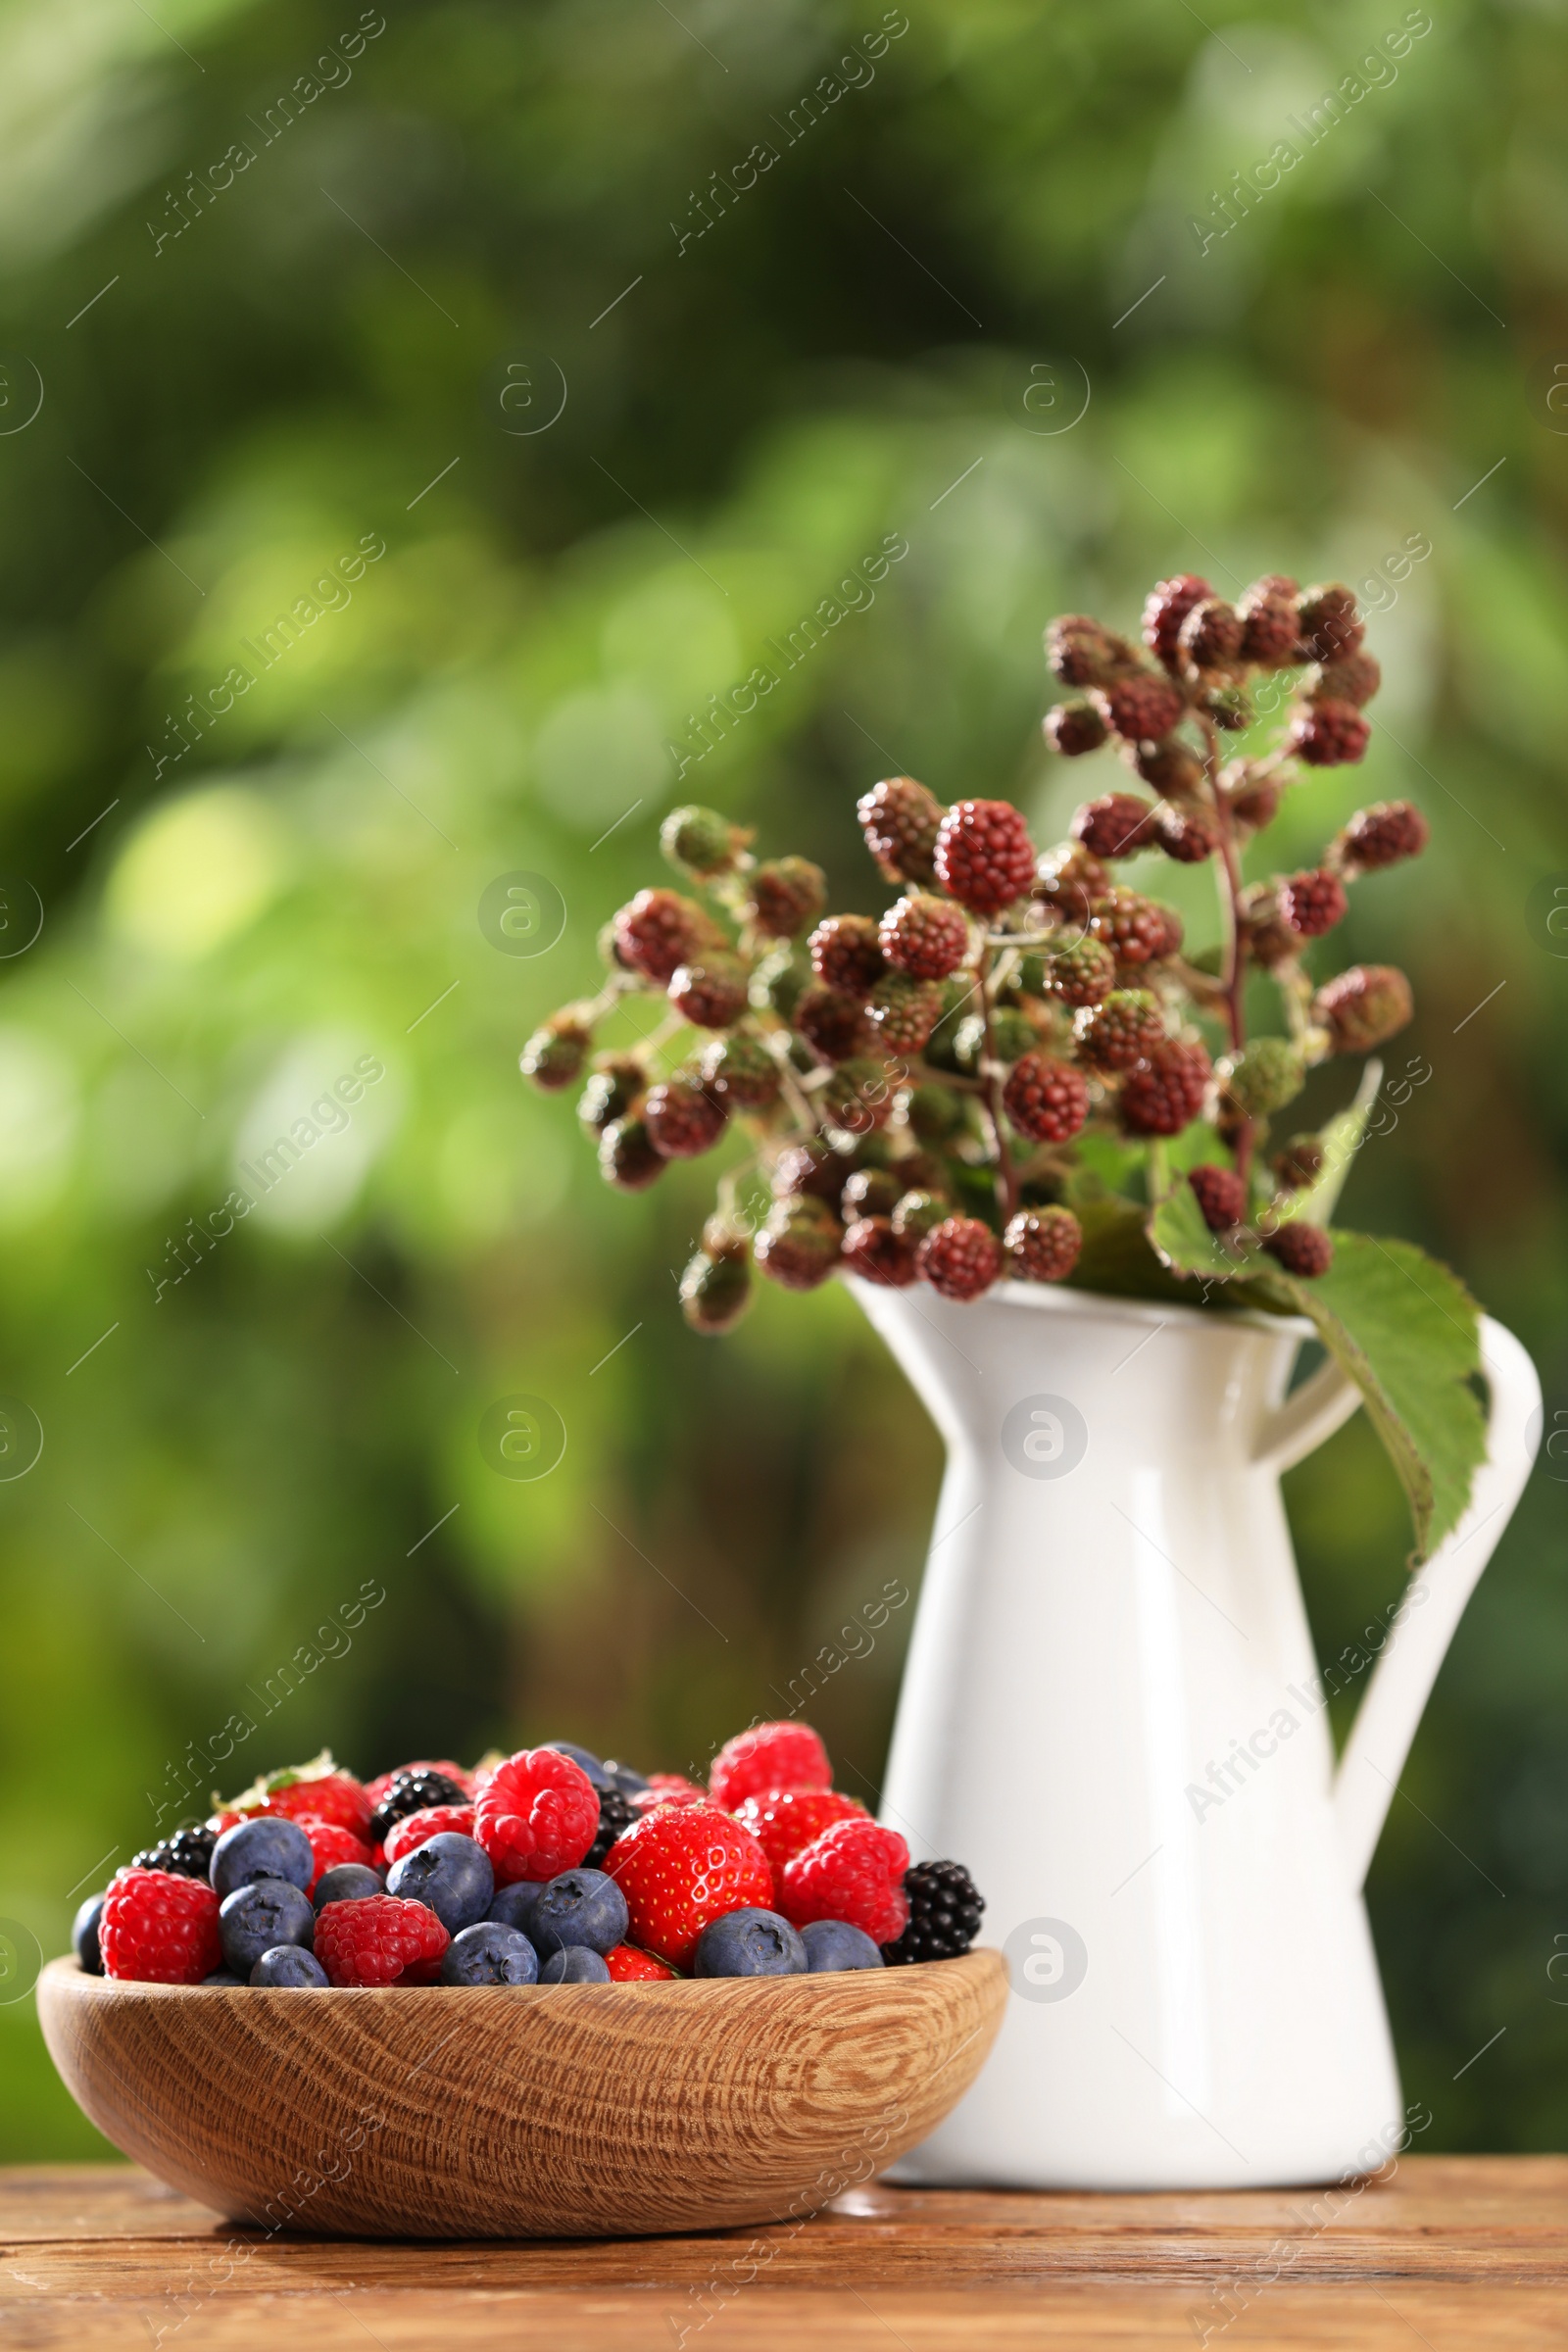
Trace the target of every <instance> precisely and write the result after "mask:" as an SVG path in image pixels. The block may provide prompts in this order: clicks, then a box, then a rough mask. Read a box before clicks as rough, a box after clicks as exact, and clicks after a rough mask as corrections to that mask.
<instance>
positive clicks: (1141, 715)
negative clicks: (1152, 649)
mask: <svg viewBox="0 0 1568 2352" xmlns="http://www.w3.org/2000/svg"><path fill="white" fill-rule="evenodd" d="M1186 708H1187V706H1186V704H1185V703H1184V702H1183V701H1182V698H1181V694H1180V692H1179V690H1178V689H1177V688H1176V687H1174V686H1173V685H1172V684H1171V682H1170V680H1169V678H1160V677H1155V676H1154V675H1153V673H1152V671H1150V670H1147V669H1144V670H1140V671H1139V672H1138V673H1137V675H1136V676H1135V677H1131V678H1118V679H1117V681H1116V683H1115V684H1114V685H1113V686H1097V687H1096V689H1095V709H1096V710H1097V711H1099V712H1100V715H1101V717H1102V718H1103V720H1104V722H1105V724H1106V726H1107V727H1109V729H1110V730H1111V733H1112V734H1113V735H1120V736H1121V737H1122V739H1123V741H1124V742H1127V743H1158V741H1159V740H1160V738H1161V736H1164V735H1168V734H1169V733H1170V731H1171V729H1172V727H1173V726H1174V725H1175V724H1176V721H1177V720H1178V719H1179V718H1180V717H1181V714H1182V712H1183V711H1184V710H1185V709H1186Z"/></svg>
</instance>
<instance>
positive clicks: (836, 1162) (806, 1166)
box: [772, 1136, 850, 1208]
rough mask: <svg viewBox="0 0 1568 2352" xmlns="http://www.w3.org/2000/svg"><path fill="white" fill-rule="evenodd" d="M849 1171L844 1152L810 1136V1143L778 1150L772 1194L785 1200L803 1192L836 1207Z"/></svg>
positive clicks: (818, 1138)
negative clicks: (837, 1150)
mask: <svg viewBox="0 0 1568 2352" xmlns="http://www.w3.org/2000/svg"><path fill="white" fill-rule="evenodd" d="M849 1174H850V1163H849V1161H848V1160H847V1159H846V1158H845V1156H844V1154H843V1152H835V1151H834V1149H833V1147H832V1145H831V1144H825V1143H823V1142H822V1140H821V1138H820V1137H819V1136H813V1137H812V1138H811V1140H810V1142H809V1143H806V1144H792V1145H791V1146H790V1148H789V1150H788V1151H787V1152H780V1153H779V1155H778V1159H777V1161H776V1162H775V1164H774V1168H773V1179H772V1181H773V1197H774V1199H775V1200H777V1201H788V1200H792V1199H795V1198H797V1197H798V1196H801V1195H805V1196H807V1197H808V1198H809V1199H811V1200H813V1201H826V1202H827V1204H828V1206H829V1207H831V1208H836V1207H837V1206H838V1203H839V1199H840V1196H841V1195H842V1193H843V1191H844V1186H845V1182H846V1179H847V1178H848V1176H849Z"/></svg>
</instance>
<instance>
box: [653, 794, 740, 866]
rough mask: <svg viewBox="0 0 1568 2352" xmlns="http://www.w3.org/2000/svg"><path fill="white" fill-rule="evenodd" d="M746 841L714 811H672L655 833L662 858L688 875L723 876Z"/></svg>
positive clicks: (725, 819)
mask: <svg viewBox="0 0 1568 2352" xmlns="http://www.w3.org/2000/svg"><path fill="white" fill-rule="evenodd" d="M749 838H750V836H749V835H748V834H747V833H745V832H744V831H743V830H742V828H741V827H740V826H739V825H732V824H731V823H730V821H729V818H728V817H727V816H720V815H719V813H718V810H717V809H699V808H695V807H693V808H688V809H671V810H670V812H669V814H668V815H667V816H666V817H665V819H664V821H663V823H662V825H661V827H660V829H659V846H660V848H661V849H662V851H663V853H664V856H665V857H666V858H668V859H669V862H670V864H671V865H675V866H679V867H681V868H682V869H683V871H685V872H686V873H688V874H723V873H727V872H728V871H729V869H730V867H731V866H732V865H733V864H734V862H735V859H736V858H737V856H738V855H739V853H740V852H741V851H742V850H743V849H744V848H745V846H746V843H747V841H748V839H749Z"/></svg>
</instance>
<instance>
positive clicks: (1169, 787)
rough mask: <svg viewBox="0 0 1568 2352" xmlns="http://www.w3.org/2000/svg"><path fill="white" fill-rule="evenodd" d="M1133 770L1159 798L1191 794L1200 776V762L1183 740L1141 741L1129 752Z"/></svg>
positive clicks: (1201, 773)
mask: <svg viewBox="0 0 1568 2352" xmlns="http://www.w3.org/2000/svg"><path fill="white" fill-rule="evenodd" d="M1132 766H1133V769H1134V772H1135V773H1136V774H1138V775H1140V776H1141V777H1142V778H1143V780H1144V782H1145V783H1146V784H1151V785H1152V786H1153V789H1154V790H1155V792H1157V793H1158V794H1159V795H1160V797H1161V799H1162V800H1164V799H1168V800H1180V799H1182V798H1183V797H1184V796H1186V797H1189V798H1190V797H1191V795H1192V794H1193V793H1195V792H1196V791H1197V790H1198V787H1199V785H1200V784H1201V782H1202V780H1203V763H1202V761H1201V760H1200V759H1199V758H1198V756H1197V754H1196V753H1194V752H1190V751H1189V750H1188V749H1187V746H1186V744H1185V743H1144V744H1140V745H1139V747H1138V749H1137V750H1136V751H1135V752H1134V753H1133V754H1132Z"/></svg>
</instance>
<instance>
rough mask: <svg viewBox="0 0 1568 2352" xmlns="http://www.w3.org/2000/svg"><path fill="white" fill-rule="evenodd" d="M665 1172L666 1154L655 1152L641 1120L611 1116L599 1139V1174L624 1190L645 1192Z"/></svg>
mask: <svg viewBox="0 0 1568 2352" xmlns="http://www.w3.org/2000/svg"><path fill="white" fill-rule="evenodd" d="M663 1172H664V1155H663V1153H662V1152H656V1151H655V1149H654V1142H653V1138H652V1136H651V1135H650V1134H649V1132H648V1129H647V1127H646V1126H645V1125H644V1123H643V1121H642V1120H641V1119H612V1120H611V1122H610V1125H609V1126H608V1127H607V1128H605V1129H604V1131H603V1132H602V1134H601V1135H600V1138H599V1173H600V1175H601V1176H603V1178H604V1180H605V1182H606V1183H607V1184H613V1185H615V1186H616V1187H617V1188H618V1189H619V1190H620V1191H621V1192H623V1193H641V1192H645V1191H646V1190H647V1188H648V1186H649V1185H651V1184H653V1183H655V1182H657V1180H658V1179H659V1177H661V1176H662V1174H663Z"/></svg>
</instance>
